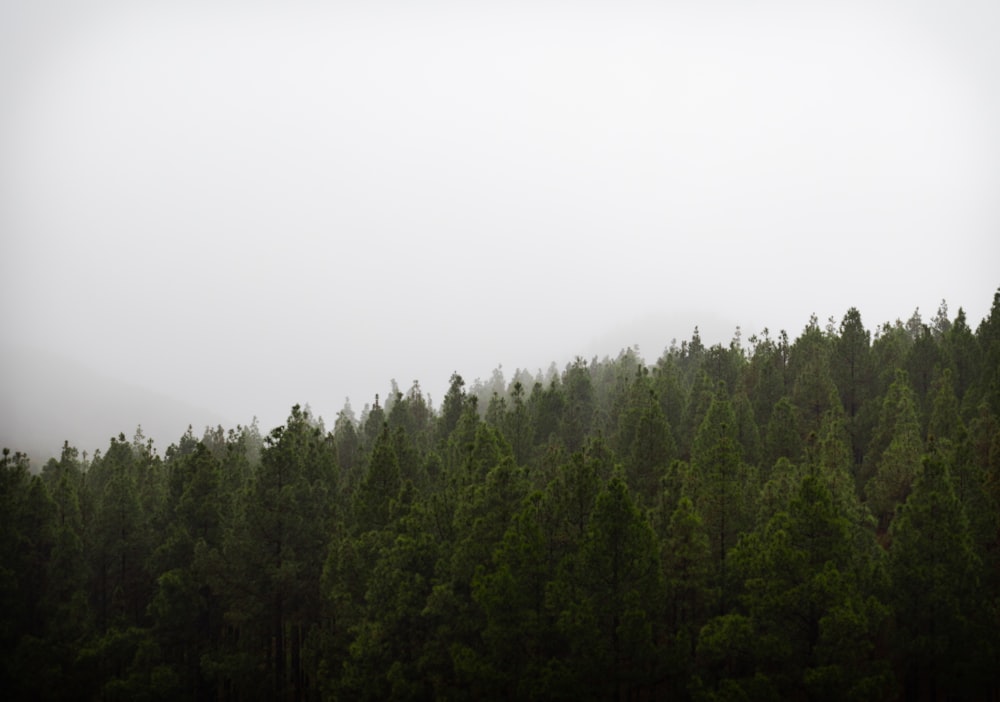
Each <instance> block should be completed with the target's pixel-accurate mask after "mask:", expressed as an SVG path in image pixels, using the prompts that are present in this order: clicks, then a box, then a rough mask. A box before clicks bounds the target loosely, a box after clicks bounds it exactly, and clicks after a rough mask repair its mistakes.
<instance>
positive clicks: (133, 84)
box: [0, 0, 1000, 442]
mask: <svg viewBox="0 0 1000 702" xmlns="http://www.w3.org/2000/svg"><path fill="white" fill-rule="evenodd" d="M811 5H812V3H800V2H795V3H792V2H715V1H703V2H690V3H682V2H671V1H670V0H661V1H659V2H633V1H630V0H619V1H616V2H550V1H546V0H536V1H534V2H517V1H512V0H507V1H504V2H454V3H452V2H407V3H403V2H378V1H366V2H339V3H338V2H330V3H308V2H306V3H302V2H300V3H295V2H287V3H286V2H282V3H277V2H275V3H252V2H240V3H236V2H233V3H228V2H176V1H173V2H159V1H154V2H145V3H137V2H120V3H117V2H92V3H72V2H58V1H57V2H52V1H49V2H45V1H37V0H32V1H31V2H22V1H20V0H18V1H11V0H5V1H4V2H2V3H0V62H2V63H0V260H2V262H3V272H2V275H0V321H2V325H3V326H2V330H3V335H4V342H3V343H4V344H16V345H20V346H24V347H27V348H29V349H33V350H36V351H38V352H42V351H46V352H51V353H55V354H58V355H60V356H61V357H64V358H66V359H68V360H70V361H72V362H74V363H77V364H80V365H81V366H83V367H86V368H90V369H93V370H95V371H97V372H99V373H101V374H103V375H104V376H107V377H109V378H115V379H119V380H121V381H124V382H126V383H130V384H133V385H138V386H142V387H145V388H149V389H151V390H154V391H156V392H160V393H163V394H165V395H169V396H170V397H173V398H176V399H178V400H181V401H184V402H186V403H189V404H191V405H195V406H199V407H203V408H206V409H208V410H212V411H213V412H216V413H218V414H219V415H220V416H222V417H225V418H226V419H228V420H229V421H231V422H233V423H235V422H241V423H246V422H248V421H249V420H250V419H251V418H252V417H253V416H254V415H256V416H258V417H260V419H261V425H262V428H263V429H265V430H267V429H270V428H271V427H273V426H275V425H277V424H279V423H281V422H282V421H283V419H284V418H285V417H286V416H287V414H288V410H289V408H290V406H291V405H292V404H293V403H295V402H300V403H306V402H308V403H310V404H311V406H312V408H313V409H314V410H315V411H316V412H317V413H319V414H321V415H323V416H324V417H326V418H327V420H328V424H332V419H333V418H334V416H335V415H336V413H337V411H338V410H339V409H340V408H341V407H342V406H343V404H344V400H345V398H346V397H348V396H350V398H351V400H352V404H353V405H354V408H355V410H356V411H359V412H360V410H361V408H362V407H363V405H364V404H365V403H367V402H370V401H371V399H372V397H373V396H374V394H375V393H376V392H379V393H381V394H382V396H383V397H384V396H385V393H386V391H387V390H388V387H389V381H390V379H391V378H395V379H396V380H397V381H398V382H399V384H400V386H401V387H403V389H406V387H408V386H409V385H410V383H411V382H412V381H413V380H414V379H419V380H420V381H421V384H422V385H423V387H424V388H425V389H426V390H427V391H429V392H430V393H431V395H432V396H433V399H434V402H435V405H437V404H438V403H439V402H440V399H441V396H442V394H443V392H444V389H445V387H446V386H447V382H448V377H449V375H450V374H451V372H452V371H453V370H457V371H459V372H460V373H461V374H462V375H463V376H464V377H465V378H466V379H467V381H469V382H471V381H472V380H474V379H475V378H476V377H483V378H487V377H488V376H489V375H490V371H491V370H492V369H493V368H494V367H496V366H497V365H498V364H502V365H503V368H504V369H505V371H507V373H508V377H509V375H510V373H512V372H513V370H514V369H515V368H517V367H527V368H529V369H531V370H532V371H534V370H536V369H537V368H539V367H542V368H544V367H546V366H547V365H548V364H549V362H550V361H557V362H559V363H560V364H564V363H565V362H566V361H568V360H570V359H572V357H573V356H575V355H577V354H580V355H583V356H585V357H587V358H589V357H591V356H593V355H595V354H596V355H600V356H604V355H611V356H615V355H616V354H617V352H618V351H619V350H620V349H621V348H622V347H623V346H627V345H631V344H636V343H637V344H639V345H640V349H641V351H642V353H643V355H644V356H645V357H646V359H647V360H649V361H652V360H655V358H656V357H657V356H658V355H659V354H660V353H661V352H662V350H663V348H664V347H665V346H667V345H668V344H669V343H670V341H671V339H672V338H674V337H678V338H687V337H689V336H690V333H691V329H692V327H693V325H694V324H696V323H700V324H701V326H702V329H703V331H704V336H705V337H707V338H706V340H707V341H724V340H728V339H729V338H730V337H731V336H732V332H733V330H734V328H735V326H736V325H737V324H739V325H741V326H742V329H743V332H744V337H747V336H749V334H751V333H753V332H755V331H759V330H760V329H761V328H762V327H764V326H768V327H770V328H771V330H772V331H774V330H777V329H781V328H786V329H788V331H789V332H790V334H792V336H793V337H794V336H796V335H797V334H798V333H799V332H800V331H801V329H802V327H803V326H804V325H805V323H806V322H807V321H808V318H809V315H810V314H811V313H814V312H815V313H816V314H817V315H818V316H819V317H820V319H821V320H824V321H825V320H826V318H827V317H829V316H831V315H833V316H835V317H836V318H837V319H838V320H839V319H840V317H841V316H842V315H843V313H844V312H845V311H846V310H847V309H848V308H849V307H850V306H852V305H853V306H857V307H858V308H859V309H860V310H861V312H862V316H863V319H864V321H865V323H866V325H867V326H868V327H869V328H874V327H875V326H876V325H878V324H880V323H881V322H884V321H890V320H894V319H896V318H897V317H902V318H904V319H905V318H906V317H908V316H909V314H910V313H911V312H912V311H913V309H914V307H916V306H919V307H920V308H921V311H922V312H923V313H924V315H925V319H926V318H929V317H931V316H932V315H933V313H934V312H935V310H936V309H937V305H938V303H939V302H940V300H941V299H942V298H945V299H947V300H948V302H949V304H950V305H951V312H952V314H954V313H955V312H956V311H957V309H958V307H959V306H963V307H964V308H965V309H966V311H967V313H968V314H969V317H970V323H971V324H972V326H973V327H975V326H976V325H977V324H978V322H979V320H980V319H981V318H982V317H983V316H985V315H986V314H987V312H988V309H989V305H990V302H991V301H992V296H993V292H994V290H995V289H996V288H997V286H998V284H1000V274H998V273H1000V263H998V262H1000V42H998V41H997V37H998V36H1000V4H998V3H996V2H995V1H984V2H962V1H961V0H948V1H943V0H942V1H933V2H931V1H927V2H898V3H896V2H877V1H875V2H850V1H846V2H823V3H816V4H815V5H816V6H815V7H812V6H811ZM4 370H5V373H7V376H6V377H8V378H9V377H11V376H12V375H16V374H17V373H18V372H19V369H17V368H11V367H8V368H6V369H4ZM0 394H2V395H3V399H2V405H0V420H10V418H11V417H13V416H14V415H16V414H17V412H18V409H17V404H18V401H19V400H18V398H16V397H10V393H2V392H0ZM196 423H197V422H196ZM131 428H132V427H121V430H123V431H126V432H128V431H129V430H130V429H131ZM182 430H183V427H179V428H178V430H177V432H176V434H177V436H179V434H180V433H181V431H182ZM113 431H114V432H115V433H116V432H117V431H118V428H114V430H113ZM111 433H112V431H111V430H109V433H108V435H110V434H111ZM175 438H176V436H171V437H164V438H163V441H165V442H169V441H171V440H174V439H175Z"/></svg>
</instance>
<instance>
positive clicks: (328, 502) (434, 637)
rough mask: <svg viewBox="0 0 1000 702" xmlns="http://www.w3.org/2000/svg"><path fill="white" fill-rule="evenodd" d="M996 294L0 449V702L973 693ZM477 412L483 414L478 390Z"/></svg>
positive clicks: (987, 674) (987, 499)
mask: <svg viewBox="0 0 1000 702" xmlns="http://www.w3.org/2000/svg"><path fill="white" fill-rule="evenodd" d="M998 319H1000V293H998V296H997V298H995V300H994V305H993V308H992V309H991V312H990V317H989V318H988V319H986V320H984V321H983V322H982V324H980V325H979V326H978V328H977V329H976V331H975V333H973V332H972V331H971V329H970V327H969V324H968V323H967V321H966V319H965V314H964V312H962V311H961V310H959V313H958V316H957V317H956V318H955V319H954V320H953V321H950V320H949V319H948V317H947V307H946V305H944V304H943V303H942V306H941V308H940V309H939V310H938V313H937V315H936V316H935V317H934V318H933V320H931V322H930V323H929V324H927V325H925V324H924V323H923V321H922V320H921V318H920V315H919V313H914V315H913V316H911V317H910V319H909V321H907V322H906V323H905V324H904V323H902V322H896V323H894V324H885V325H883V326H882V327H881V328H879V329H878V331H877V333H876V334H875V335H874V339H873V338H872V335H871V334H870V333H869V332H868V330H866V329H865V327H864V326H863V325H862V323H861V315H860V313H859V312H858V311H857V309H855V308H851V309H849V310H848V312H847V313H846V314H845V316H844V318H843V320H842V321H841V322H840V324H839V326H837V325H836V323H835V322H834V321H833V320H832V319H831V320H830V323H829V324H828V325H827V326H826V327H825V328H824V329H821V328H820V326H819V324H818V323H817V320H816V318H815V317H813V319H811V320H810V322H809V324H808V325H807V326H806V328H805V329H804V330H803V332H802V334H801V335H800V336H799V338H797V339H795V340H794V341H790V340H789V338H788V335H787V334H786V333H784V332H781V333H780V334H779V335H778V337H777V338H773V339H772V338H771V337H770V335H769V333H768V332H767V331H766V330H765V331H764V332H763V333H762V334H761V335H760V336H759V337H751V339H750V343H749V345H748V346H746V347H744V346H743V345H742V343H741V338H740V336H739V332H738V331H737V334H736V336H735V338H734V339H733V341H732V342H731V343H730V344H729V345H728V346H727V345H721V344H715V345H712V346H710V347H706V346H705V345H704V344H703V343H702V340H701V338H700V335H699V333H698V330H697V329H696V330H695V332H694V334H693V336H692V338H691V339H690V340H689V341H686V342H683V343H681V344H680V345H679V346H678V345H677V344H676V343H672V344H671V345H670V347H669V348H668V349H667V350H666V351H665V352H664V353H663V355H662V357H661V358H659V359H658V360H657V362H656V363H655V365H653V366H652V367H651V368H649V369H647V367H646V366H645V365H644V362H643V360H642V358H641V357H640V356H639V354H638V349H625V350H623V351H622V352H621V353H620V354H619V355H618V357H617V358H615V359H609V358H607V357H605V359H604V360H603V361H599V360H598V359H597V358H595V359H593V361H590V362H587V361H584V360H583V359H582V358H580V357H578V358H576V359H575V360H574V361H573V362H572V363H570V364H569V365H567V366H566V367H565V369H564V371H563V372H562V373H560V372H558V370H557V367H556V366H555V365H554V364H553V365H552V366H551V367H550V370H549V372H548V373H547V374H544V375H543V374H542V373H539V374H538V376H537V380H536V378H535V377H533V376H532V375H531V374H528V373H526V372H524V371H520V370H519V371H517V372H516V373H515V374H514V378H513V382H512V383H511V384H510V386H509V387H505V385H504V379H503V374H502V373H501V372H500V370H499V369H497V371H495V372H494V375H493V378H492V380H491V382H490V383H489V384H484V383H481V382H480V381H477V382H476V383H475V385H474V387H473V388H472V390H471V391H467V390H466V388H465V383H464V381H463V380H462V377H461V376H460V375H458V374H457V373H455V374H453V375H452V377H451V379H450V383H449V388H448V392H447V393H446V395H445V397H444V398H443V402H442V404H441V406H440V408H437V409H435V408H434V407H432V406H431V404H430V401H429V399H427V398H426V396H425V395H424V394H423V392H422V390H421V388H420V385H419V383H417V382H414V383H413V385H412V386H411V387H410V389H409V390H408V391H407V392H405V393H404V392H401V391H400V390H399V388H398V387H397V385H396V384H395V382H393V384H392V392H391V393H390V396H389V397H388V398H387V401H386V404H385V406H384V407H383V406H381V405H380V404H379V400H378V396H376V397H375V402H374V405H373V406H372V407H371V408H367V407H366V408H365V410H364V412H362V414H361V419H360V420H357V419H356V418H355V417H354V413H353V411H352V410H351V408H350V405H349V404H346V405H345V407H344V409H343V411H341V412H340V413H339V414H338V415H337V419H336V422H335V424H334V427H333V431H332V433H327V432H326V430H325V428H324V427H323V426H322V423H321V422H320V421H319V420H317V419H315V418H314V417H313V416H312V415H311V414H310V413H309V411H308V410H303V409H301V408H300V407H298V406H295V407H293V408H292V411H291V414H290V415H289V417H288V419H287V421H286V422H285V424H283V425H282V426H280V427H277V428H275V429H273V430H272V431H271V432H270V433H268V434H267V435H266V436H263V437H262V436H261V433H260V431H259V430H258V428H257V426H256V424H252V425H250V426H247V427H236V429H232V430H228V431H227V430H224V429H223V428H222V427H215V428H208V429H206V430H205V432H204V434H203V435H202V437H201V439H199V438H197V436H196V435H195V433H194V431H193V429H191V428H190V427H189V428H188V430H187V431H186V432H185V433H184V434H183V435H182V436H181V437H180V439H179V440H178V442H177V443H176V444H174V445H172V446H170V447H168V448H167V450H166V451H165V453H164V454H163V456H162V457H161V456H160V455H159V454H158V453H157V451H156V450H155V449H154V447H153V445H152V442H150V441H149V440H148V439H146V438H145V436H144V435H143V433H142V430H141V428H140V429H139V430H137V432H136V434H135V436H134V438H133V439H132V440H127V439H126V438H125V436H124V435H123V434H120V435H119V436H118V437H116V438H114V439H112V440H111V441H110V444H109V446H108V447H107V449H106V450H105V451H104V452H103V453H101V452H97V453H95V455H94V456H93V457H92V458H90V459H88V457H87V455H86V454H83V455H82V456H81V454H80V453H79V452H78V451H77V450H76V449H75V448H74V447H72V446H70V445H69V444H68V443H66V444H64V445H63V447H62V450H61V452H60V454H59V458H58V459H52V460H49V461H48V462H47V463H46V464H45V465H44V466H43V467H42V470H41V471H40V474H39V475H32V472H31V470H30V465H29V463H28V461H27V459H26V457H24V456H22V455H20V454H16V453H15V454H11V453H10V452H9V451H5V452H4V453H3V457H2V461H0V606H2V614H0V688H2V689H3V691H4V696H5V699H13V700H20V699H102V700H115V699H122V700H125V699H128V700H132V699H148V700H157V699H163V700H167V699H198V700H210V699H218V700H257V699H278V700H335V699H452V700H474V699H527V700H530V699H536V700H551V699H567V700H570V699H571V700H580V699H609V698H610V699H643V700H644V699H682V700H683V699H688V700H692V699H694V700H723V699H725V700H730V699H755V700H756V699H798V700H806V699H808V700H843V699H848V700H850V699H853V700H893V699H901V698H909V699H939V698H940V699H992V698H995V697H996V696H997V694H998V691H1000V673H998V672H997V671H1000V642H998V640H997V636H996V631H997V630H1000V420H998V418H997V417H998V412H1000V401H998V400H997V397H998V392H997V387H998V380H997V378H998V371H997V368H1000V361H998V360H997V359H998V358H1000V356H998V353H1000V352H998V349H1000V345H998V342H997V339H998V338H1000V334H998V332H997V330H998V329H1000V322H998V321H997V320H998ZM484 403H485V404H487V405H488V406H487V407H485V409H484V408H483V406H482V405H483V404H484Z"/></svg>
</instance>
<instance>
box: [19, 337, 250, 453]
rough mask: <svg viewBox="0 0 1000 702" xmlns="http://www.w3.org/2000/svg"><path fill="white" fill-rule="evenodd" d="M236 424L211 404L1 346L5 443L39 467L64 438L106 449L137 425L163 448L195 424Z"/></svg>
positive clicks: (198, 428) (90, 448)
mask: <svg viewBox="0 0 1000 702" xmlns="http://www.w3.org/2000/svg"><path fill="white" fill-rule="evenodd" d="M220 424H221V425H222V426H223V427H226V428H229V427H233V426H235V424H234V423H232V422H231V421H229V420H228V419H227V418H224V417H222V416H221V415H219V414H217V413H215V412H212V411H210V410H207V409H205V408H203V407H198V406H196V405H193V404H190V403H186V402H183V401H181V400H178V399H176V398H173V397H170V396H168V395H165V394H163V393H159V392H156V391H153V390H150V389H148V388H145V387H142V386H138V385H134V384H131V383H126V382H124V381H122V380H120V379H117V378H113V377H111V376H108V375H106V374H103V373H99V372H97V371H95V370H93V369H91V368H88V367H86V366H84V365H81V364H79V363H77V362H75V361H71V360H68V359H66V358H63V357H60V356H58V355H56V354H52V353H50V352H43V351H39V350H37V349H31V348H27V347H4V348H2V349H0V446H3V447H7V448H10V449H11V450H12V451H21V452H22V453H26V454H28V456H29V457H30V458H31V465H32V467H33V468H34V469H35V470H39V469H41V467H42V465H44V463H45V462H46V461H47V460H48V459H49V458H50V457H52V456H55V457H58V456H59V453H60V450H61V449H62V445H63V442H64V441H68V442H69V443H70V445H71V446H75V447H76V448H77V449H79V450H80V451H81V452H83V451H86V452H87V453H88V454H93V452H94V450H95V449H100V450H101V451H102V452H103V451H104V450H105V449H106V448H107V446H108V443H109V442H110V439H111V437H113V436H114V437H117V436H118V435H119V434H121V433H124V434H125V436H126V437H127V438H128V439H129V440H131V439H132V437H133V436H134V434H135V432H136V429H137V427H139V426H141V427H142V432H143V434H144V435H145V436H146V437H147V438H151V439H153V441H154V446H155V448H156V449H157V450H158V451H159V452H160V453H161V454H162V452H163V451H164V450H165V449H166V448H167V446H169V445H170V444H172V443H174V442H175V441H177V439H179V438H180V437H181V435H182V434H183V433H184V432H185V431H186V430H187V427H188V425H191V426H192V427H193V428H194V431H195V434H196V435H199V436H200V435H201V432H202V430H203V429H204V428H205V427H206V426H217V425H220Z"/></svg>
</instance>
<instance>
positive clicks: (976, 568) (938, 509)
mask: <svg viewBox="0 0 1000 702" xmlns="http://www.w3.org/2000/svg"><path fill="white" fill-rule="evenodd" d="M939 457H940V454H937V453H936V452H932V453H931V454H930V455H929V457H928V460H927V463H926V464H925V466H924V469H923V471H922V473H921V476H920V477H919V478H918V479H917V481H916V484H915V485H914V486H913V492H912V493H911V495H910V496H909V498H908V499H907V500H906V503H905V504H904V505H903V507H902V508H901V509H900V512H899V516H898V517H897V518H896V520H895V521H894V522H893V524H892V526H891V528H890V535H891V536H892V547H891V549H890V551H889V573H890V575H891V578H892V590H891V601H892V605H893V608H894V612H895V622H896V625H895V628H896V637H895V640H894V649H895V651H896V655H897V657H898V659H899V666H900V668H901V670H902V671H903V675H904V682H905V689H906V693H907V696H908V697H915V696H918V695H919V696H920V697H925V696H926V697H928V698H929V699H937V698H938V696H939V695H942V694H943V695H946V696H962V697H966V698H972V697H979V696H981V695H982V694H983V693H984V683H985V679H987V675H988V671H987V670H984V667H983V666H984V665H985V663H986V662H985V661H983V656H982V654H983V653H985V652H986V650H985V648H984V646H983V645H982V642H983V641H984V638H983V637H984V635H986V632H984V631H983V628H982V624H985V622H982V614H983V611H984V609H983V606H984V603H983V602H982V600H981V597H980V590H979V583H980V581H981V577H982V571H981V561H980V560H979V558H978V557H977V556H976V554H975V552H974V551H973V548H972V540H971V538H970V533H969V523H968V520H967V519H966V516H965V512H964V510H963V509H962V505H961V503H959V501H958V499H957V498H956V496H955V491H954V488H953V486H952V481H951V471H950V470H949V467H948V465H947V463H944V462H942V461H940V460H939ZM988 635H989V636H990V637H991V638H992V637H993V636H995V631H993V632H991V633H990V634H988Z"/></svg>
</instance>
